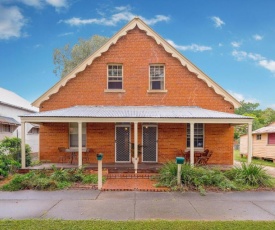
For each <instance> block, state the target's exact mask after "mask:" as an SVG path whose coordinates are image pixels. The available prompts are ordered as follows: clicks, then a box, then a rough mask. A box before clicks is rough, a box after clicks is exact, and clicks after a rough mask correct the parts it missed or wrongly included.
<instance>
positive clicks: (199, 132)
mask: <svg viewBox="0 0 275 230" xmlns="http://www.w3.org/2000/svg"><path fill="white" fill-rule="evenodd" d="M203 128H204V126H203V124H202V123H195V124H194V147H195V148H203V146H204V143H203V140H204V137H203V135H204V131H203ZM187 147H188V148H190V124H189V123H188V124H187Z"/></svg>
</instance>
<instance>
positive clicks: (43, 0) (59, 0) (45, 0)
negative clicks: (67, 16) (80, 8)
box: [17, 0, 69, 9]
mask: <svg viewBox="0 0 275 230" xmlns="http://www.w3.org/2000/svg"><path fill="white" fill-rule="evenodd" d="M17 1H18V2H21V3H23V4H25V5H27V6H32V7H35V8H38V9H41V8H43V7H44V6H46V5H50V6H52V7H54V8H56V9H60V8H67V7H68V5H69V4H68V0H17Z"/></svg>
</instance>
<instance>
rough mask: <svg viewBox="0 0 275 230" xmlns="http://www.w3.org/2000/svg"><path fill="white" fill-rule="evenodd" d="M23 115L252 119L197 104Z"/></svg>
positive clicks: (73, 109)
mask: <svg viewBox="0 0 275 230" xmlns="http://www.w3.org/2000/svg"><path fill="white" fill-rule="evenodd" d="M21 117H23V118H28V117H29V118H30V117H33V118H43V117H45V118H46V117H48V118H50V117H55V118H57V117H63V118H72V117H73V118H190V119H193V118H204V119H252V118H251V117H246V116H242V115H238V114H231V113H225V112H218V111H214V110H207V109H203V108H200V107H196V106H74V107H70V108H64V109H58V110H51V111H45V112H40V113H31V114H26V115H24V116H21Z"/></svg>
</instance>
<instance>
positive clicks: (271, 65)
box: [259, 60, 275, 74]
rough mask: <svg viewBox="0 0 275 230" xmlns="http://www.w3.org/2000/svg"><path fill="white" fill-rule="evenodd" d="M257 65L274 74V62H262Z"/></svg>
mask: <svg viewBox="0 0 275 230" xmlns="http://www.w3.org/2000/svg"><path fill="white" fill-rule="evenodd" d="M259 65H260V66H262V67H264V68H266V69H267V70H269V71H270V72H272V73H274V74H275V61H274V60H262V61H260V62H259Z"/></svg>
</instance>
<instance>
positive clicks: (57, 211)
mask: <svg viewBox="0 0 275 230" xmlns="http://www.w3.org/2000/svg"><path fill="white" fill-rule="evenodd" d="M0 207H1V209H0V219H10V218H12V219H30V218H35V219H49V218H52V219H65V220H85V219H107V220H144V219H167V220H175V219H179V220H254V221H255V220H275V192H228V193H213V192H209V193H207V195H206V196H201V195H200V194H199V193H195V192H186V193H180V192H157V193H154V192H137V191H131V192H100V191H98V190H65V191H64V190H63V191H52V192H42V191H32V190H30V191H18V192H0Z"/></svg>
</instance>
